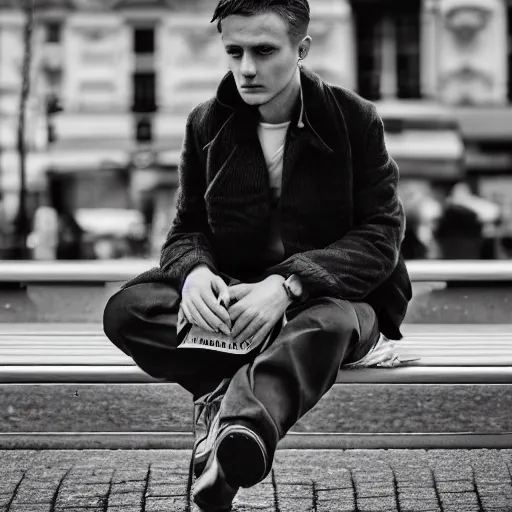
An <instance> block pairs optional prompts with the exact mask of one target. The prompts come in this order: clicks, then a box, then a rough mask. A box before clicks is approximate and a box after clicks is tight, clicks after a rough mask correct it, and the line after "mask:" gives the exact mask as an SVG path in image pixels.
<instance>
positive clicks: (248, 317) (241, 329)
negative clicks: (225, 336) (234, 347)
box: [231, 312, 261, 342]
mask: <svg viewBox="0 0 512 512" xmlns="http://www.w3.org/2000/svg"><path fill="white" fill-rule="evenodd" d="M260 327H261V323H260V322H259V320H258V317H257V315H255V314H251V313H249V312H244V313H243V314H242V315H240V317H239V319H238V320H237V321H236V323H235V325H234V326H233V329H231V335H232V336H233V337H234V338H235V339H236V341H238V342H242V341H245V340H246V339H248V338H250V337H251V336H252V335H253V334H256V332H257V331H258V329H259V328H260Z"/></svg>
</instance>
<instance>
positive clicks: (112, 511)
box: [0, 450, 512, 512]
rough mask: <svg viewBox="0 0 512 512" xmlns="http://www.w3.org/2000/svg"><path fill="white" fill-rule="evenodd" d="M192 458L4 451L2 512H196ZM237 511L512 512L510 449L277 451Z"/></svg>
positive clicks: (158, 453) (0, 456)
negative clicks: (191, 500) (189, 489)
mask: <svg viewBox="0 0 512 512" xmlns="http://www.w3.org/2000/svg"><path fill="white" fill-rule="evenodd" d="M189 456H190V453H189V452H188V451H179V450H176V451H174V450H154V451H142V450H130V451H93V450H91V451H0V512H100V511H101V512H160V511H161V512H172V511H176V512H178V511H179V512H181V511H183V512H188V511H189V512H197V511H198V510H199V509H197V508H196V507H189V506H188V505H187V498H186V479H187V469H188V462H189ZM233 511H236V512H249V511H261V512H271V511H272V512H275V511H277V512H306V511H307V512H315V511H316V512H373V511H376V512H387V511H398V512H434V511H446V512H449V511H453V512H473V511H493V512H506V511H512V450H349V451H335V450H280V451H278V452H277V456H276V461H275V464H274V470H273V471H272V473H271V474H270V475H269V477H268V478H267V479H266V480H265V481H264V482H262V483H261V484H259V485H257V486H255V487H253V488H251V489H243V490H242V491H241V492H240V493H239V495H238V496H237V498H236V501H235V504H234V507H233Z"/></svg>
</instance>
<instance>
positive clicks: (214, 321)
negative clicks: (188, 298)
mask: <svg viewBox="0 0 512 512" xmlns="http://www.w3.org/2000/svg"><path fill="white" fill-rule="evenodd" d="M213 302H214V303H213V307H216V308H218V309H219V308H220V309H222V306H220V305H218V304H216V303H215V300H214V301H213ZM194 305H195V306H196V308H197V310H198V311H199V314H200V315H201V316H202V317H203V320H204V321H205V322H206V323H207V324H208V325H209V326H210V327H211V329H212V330H213V331H216V332H218V331H220V332H223V333H224V334H226V335H229V334H230V331H229V328H228V326H227V325H226V324H225V323H224V321H223V320H222V319H221V318H219V317H218V316H217V315H216V314H215V313H214V312H213V311H212V310H211V309H210V307H209V306H208V304H206V302H205V301H204V299H203V298H202V297H200V298H199V300H198V301H197V302H196V303H195V304H194ZM226 314H227V311H226Z"/></svg>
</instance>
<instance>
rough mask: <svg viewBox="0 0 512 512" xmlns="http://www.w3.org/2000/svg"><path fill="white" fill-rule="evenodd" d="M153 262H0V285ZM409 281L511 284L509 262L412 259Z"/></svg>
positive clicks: (110, 275) (117, 274)
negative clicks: (506, 282)
mask: <svg viewBox="0 0 512 512" xmlns="http://www.w3.org/2000/svg"><path fill="white" fill-rule="evenodd" d="M157 264H158V262H157V261H156V260H144V259H139V260H111V261H108V260H103V261H96V260H91V261H80V262H72V261H58V262H55V261H47V262H46V261H23V262H20V261H5V260H4V261H2V262H0V281H4V282H31V283H37V282H40V283H42V282H60V283H66V282H68V283H73V282H97V283H105V282H115V281H126V280H128V279H130V278H132V277H134V276H136V275H138V274H140V273H142V272H144V271H146V270H148V269H150V268H151V267H153V266H156V265H157ZM407 269H408V271H409V275H410V277H411V280H412V281H417V282H419V281H424V282H425V281H466V282H467V281H480V282H482V281H496V282H504V281H512V261H509V260H496V261H492V262H490V261H485V260H413V261H408V262H407Z"/></svg>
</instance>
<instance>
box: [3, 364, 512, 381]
mask: <svg viewBox="0 0 512 512" xmlns="http://www.w3.org/2000/svg"><path fill="white" fill-rule="evenodd" d="M62 382H70V383H85V382H87V383H98V384H105V383H107V384H108V383H115V382H116V383H130V384H131V383H137V382H159V381H158V380H157V379H153V378H151V377H150V376H149V375H147V374H145V373H144V372H143V371H142V370H140V369H139V368H137V367H136V366H128V365H126V366H73V367H70V366H51V365H49V366H0V383H9V384H15V383H51V384H57V383H62ZM336 382H337V383H338V384H372V383H378V384H489V383H492V384H512V366H501V367H493V366H480V367H468V366H449V367H435V366H430V367H429V366H421V367H420V366H418V367H407V368H405V367H404V368H394V369H392V370H390V369H388V368H371V369H362V370H342V371H340V372H339V373H338V377H337V379H336Z"/></svg>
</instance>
